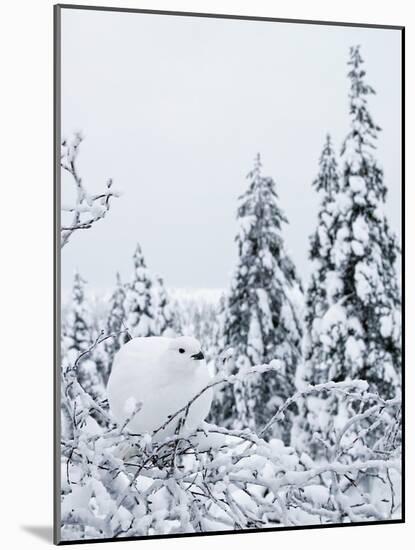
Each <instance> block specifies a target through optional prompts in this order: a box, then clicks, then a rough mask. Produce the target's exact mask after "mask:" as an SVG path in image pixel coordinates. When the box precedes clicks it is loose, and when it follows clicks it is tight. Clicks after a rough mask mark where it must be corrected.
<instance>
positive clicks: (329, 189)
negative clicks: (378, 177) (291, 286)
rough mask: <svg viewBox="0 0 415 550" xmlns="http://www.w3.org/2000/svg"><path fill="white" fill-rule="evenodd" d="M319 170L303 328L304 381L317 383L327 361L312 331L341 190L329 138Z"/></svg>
mask: <svg viewBox="0 0 415 550" xmlns="http://www.w3.org/2000/svg"><path fill="white" fill-rule="evenodd" d="M319 164H320V170H319V172H318V175H317V177H316V179H315V180H314V181H313V183H312V185H313V187H314V189H315V190H316V191H317V193H319V195H320V197H321V200H320V207H319V212H318V218H317V228H316V230H315V231H314V233H313V234H312V235H311V237H310V252H309V259H310V260H311V265H312V270H311V276H310V282H309V285H308V288H307V293H306V301H305V302H306V303H305V306H306V307H305V316H304V318H305V326H304V332H305V335H304V366H305V369H304V372H303V376H304V378H305V381H307V382H308V383H312V384H319V383H321V382H325V381H327V379H328V373H327V368H326V362H325V357H324V352H323V349H322V343H321V341H320V334H319V332H318V330H317V331H316V330H315V329H314V323H315V322H316V320H317V324H318V320H319V319H321V317H323V315H324V314H325V313H326V311H327V309H328V298H327V285H328V284H329V283H330V277H331V274H332V272H333V270H334V264H333V261H332V257H331V256H332V248H333V241H334V237H335V232H336V224H337V223H338V216H337V215H335V212H334V205H335V198H336V195H337V193H338V192H339V190H340V180H339V173H338V166H337V161H336V155H335V152H334V150H333V146H332V142H331V138H330V135H329V134H327V136H326V141H325V143H324V146H323V150H322V153H321V157H320V163H319Z"/></svg>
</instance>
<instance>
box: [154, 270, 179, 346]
mask: <svg viewBox="0 0 415 550" xmlns="http://www.w3.org/2000/svg"><path fill="white" fill-rule="evenodd" d="M153 301H154V308H155V312H156V313H155V330H156V332H157V334H158V335H159V336H170V337H173V336H175V334H176V330H177V320H176V319H175V315H174V310H173V308H172V305H171V302H170V299H169V296H168V294H167V291H166V288H165V286H164V281H163V279H162V278H161V277H160V276H159V275H156V277H155V278H154V284H153Z"/></svg>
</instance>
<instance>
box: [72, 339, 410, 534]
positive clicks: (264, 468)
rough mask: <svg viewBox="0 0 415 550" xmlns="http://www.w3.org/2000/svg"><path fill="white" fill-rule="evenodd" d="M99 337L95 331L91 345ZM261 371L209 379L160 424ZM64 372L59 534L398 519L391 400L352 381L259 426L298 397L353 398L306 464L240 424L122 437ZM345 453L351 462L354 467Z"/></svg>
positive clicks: (321, 388)
mask: <svg viewBox="0 0 415 550" xmlns="http://www.w3.org/2000/svg"><path fill="white" fill-rule="evenodd" d="M104 338H106V337H105V336H104V335H102V334H101V335H100V336H99V337H98V339H97V340H96V342H95V343H94V346H95V345H98V343H100V342H102V341H103V339H104ZM88 351H89V352H91V351H92V350H88ZM270 370H273V367H271V366H269V365H261V366H258V367H254V368H253V369H242V370H241V371H240V372H238V373H237V374H236V375H230V376H217V377H215V378H214V379H213V380H212V383H211V384H209V386H208V387H207V388H205V389H204V390H202V391H201V392H199V393H198V394H197V395H195V396H194V398H193V399H192V400H190V401H189V403H188V404H187V405H186V407H183V408H181V409H180V410H179V411H177V412H176V413H175V414H174V415H172V416H171V417H170V418H169V419H166V422H169V421H170V420H172V419H173V418H174V417H177V416H180V415H183V416H185V415H186V412H187V411H188V409H189V407H190V406H191V405H192V403H194V401H196V400H197V399H198V398H199V397H200V396H201V395H202V394H203V392H204V391H206V390H207V389H208V388H210V387H214V386H218V385H220V384H226V383H228V384H234V383H236V382H239V381H241V380H242V379H244V378H246V377H247V376H250V375H252V374H256V375H258V376H261V375H263V374H265V373H266V372H269V371H270ZM75 374H76V367H75V365H73V367H72V368H68V369H67V370H66V371H65V373H64V379H65V380H66V381H67V382H66V385H67V386H68V385H69V386H70V387H71V388H72V389H71V391H70V392H68V393H67V395H68V398H69V400H70V407H69V408H70V410H71V419H72V422H73V429H72V432H71V433H72V435H71V436H70V437H69V438H67V439H65V440H63V441H62V457H63V463H62V464H63V472H64V475H63V476H62V478H63V479H62V484H63V497H62V529H63V531H62V532H63V536H64V538H68V539H69V538H75V537H76V538H87V537H88V538H91V537H93V538H99V537H115V538H116V537H123V536H143V535H148V534H166V533H176V532H177V533H178V532H187V533H191V532H200V531H210V530H229V529H232V530H235V529H236V530H238V529H250V528H258V527H261V528H263V527H272V526H291V525H298V524H301V525H307V524H315V523H333V522H335V523H342V522H352V521H371V520H373V519H376V520H379V519H388V518H391V517H394V516H395V514H396V513H398V512H399V507H400V494H399V486H400V485H399V484H400V466H401V462H400V447H399V444H398V443H397V441H396V438H395V442H394V444H392V445H391V442H392V440H393V431H394V430H395V429H396V423H399V421H400V419H399V414H398V413H397V411H399V399H392V400H389V401H385V400H382V399H380V398H379V397H378V396H377V395H376V394H374V393H370V392H368V391H367V385H366V384H365V383H364V382H362V381H359V380H358V381H347V382H337V383H334V382H330V383H327V384H320V385H318V386H309V387H307V388H305V389H304V390H303V391H301V392H298V393H296V394H295V395H293V396H292V397H291V398H289V399H288V400H287V401H286V402H285V403H284V404H283V405H282V406H280V407H279V408H278V410H277V412H276V413H275V414H274V416H273V417H272V418H271V419H270V421H269V423H268V424H269V425H271V423H273V422H279V421H281V419H282V417H283V415H284V412H285V411H286V410H287V408H288V407H290V406H291V405H292V404H293V403H294V402H295V401H297V400H299V399H302V398H304V396H306V395H312V394H314V395H316V394H320V393H322V392H327V393H330V392H337V393H340V394H341V395H342V396H343V397H344V399H346V400H350V401H352V402H356V400H360V401H361V403H363V405H364V410H362V412H361V413H360V414H357V415H356V416H355V417H354V418H353V419H350V420H348V421H346V422H345V423H344V425H343V426H342V428H341V429H340V430H339V431H338V433H337V439H336V443H335V446H334V447H332V448H331V451H332V452H331V458H330V459H329V460H326V461H318V462H315V461H314V460H313V459H312V458H311V457H310V456H309V455H308V454H307V453H304V452H303V453H301V454H299V453H297V452H296V450H295V449H293V448H292V447H286V446H285V445H284V444H283V442H282V441H280V440H277V439H271V440H270V441H265V440H264V439H262V437H261V435H262V433H264V431H265V430H266V429H268V428H267V426H268V425H267V426H265V427H264V429H263V430H262V431H261V432H260V435H256V434H255V433H253V432H252V431H250V430H249V429H248V428H246V429H241V430H230V429H226V428H224V427H220V426H216V425H214V424H208V423H205V424H204V425H202V426H201V427H200V428H199V429H198V430H197V431H196V432H195V433H186V432H185V431H181V430H177V431H176V435H175V436H173V437H171V438H167V439H164V440H162V441H157V440H156V438H154V439H153V437H152V434H131V433H130V432H129V431H128V430H127V425H128V421H127V422H126V423H124V424H123V426H117V425H115V423H114V422H113V421H112V418H111V414H110V412H107V411H104V412H105V414H106V415H107V422H106V423H105V425H102V426H100V425H98V424H97V422H95V421H94V419H93V418H92V416H91V414H92V413H93V411H94V410H95V411H96V410H100V409H103V407H102V406H101V405H100V404H98V403H95V402H94V399H93V398H92V397H91V396H88V394H86V392H84V391H83V389H82V387H81V386H80V385H79V384H77V382H76V377H75V379H74V376H75ZM68 377H69V380H68ZM133 409H134V410H132V415H135V414H140V404H139V403H137V404H136V407H134V408H133ZM379 422H383V423H384V426H385V427H386V428H385V429H384V430H383V433H384V437H383V438H381V439H382V441H379V440H378V441H377V442H376V444H375V445H373V444H372V442H371V439H370V438H367V437H366V436H367V434H368V433H370V426H373V425H374V424H376V423H379ZM368 423H369V424H368ZM164 425H165V424H163V426H161V427H160V430H161V429H162V428H163V427H164ZM181 425H182V424H180V423H179V426H181ZM351 429H353V430H354V433H355V434H357V437H356V436H354V439H353V441H352V442H351V441H350V440H349V439H348V438H347V434H348V433H349V432H350V430H351ZM158 431H159V430H156V431H155V432H154V434H156V433H157V432H158ZM154 434H153V435H154ZM350 446H351V447H353V448H354V452H355V453H357V455H356V456H358V458H356V459H354V460H350ZM346 450H347V451H348V452H347V453H346V452H344V451H346ZM368 483H371V484H372V485H373V484H375V491H373V490H371V491H369V490H368ZM379 495H381V497H380V496H379ZM74 503H76V506H75V505H74Z"/></svg>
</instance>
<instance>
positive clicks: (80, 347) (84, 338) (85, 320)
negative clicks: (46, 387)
mask: <svg viewBox="0 0 415 550" xmlns="http://www.w3.org/2000/svg"><path fill="white" fill-rule="evenodd" d="M85 284H86V281H85V280H84V279H83V278H82V276H81V275H80V273H79V272H78V271H76V272H75V275H74V282H73V286H72V300H71V304H70V306H69V309H68V314H67V318H66V322H65V327H66V328H65V333H66V334H65V348H66V355H67V361H69V364H71V365H73V364H74V363H75V361H76V360H77V359H78V357H79V356H80V355H81V354H82V353H84V352H85V351H87V350H88V349H89V348H90V347H91V346H92V343H93V340H94V334H93V332H94V331H93V327H92V318H91V312H90V308H89V304H88V301H87V300H86V297H85ZM78 381H79V382H80V384H82V387H83V388H84V390H85V391H87V392H88V393H90V394H92V395H95V396H96V395H98V394H100V393H101V388H99V390H98V387H100V386H101V385H102V380H101V378H100V375H99V373H98V371H97V368H96V364H95V362H94V361H93V360H91V358H90V357H89V356H88V355H85V358H83V359H82V360H80V361H79V363H78Z"/></svg>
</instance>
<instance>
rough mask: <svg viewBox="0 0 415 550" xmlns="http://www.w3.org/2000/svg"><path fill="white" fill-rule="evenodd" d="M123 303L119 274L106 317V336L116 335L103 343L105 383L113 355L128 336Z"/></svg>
mask: <svg viewBox="0 0 415 550" xmlns="http://www.w3.org/2000/svg"><path fill="white" fill-rule="evenodd" d="M124 301H125V286H124V284H123V282H122V281H121V276H120V274H119V273H117V275H116V284H115V289H114V291H113V293H112V295H111V300H110V307H109V313H108V317H107V326H106V334H107V335H108V334H118V335H119V336H116V337H114V338H108V340H105V342H104V348H105V352H106V354H107V366H108V370H107V372H105V373H104V378H105V383H107V381H108V377H109V375H110V372H111V366H112V362H113V359H114V355H115V354H116V353H117V351H118V350H119V349H120V347H121V346H122V345H123V344H124V343H125V342H126V341H127V340H128V336H127V334H126V332H123V331H125V330H126V329H125V326H126V325H125V323H126V314H125V309H124Z"/></svg>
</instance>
